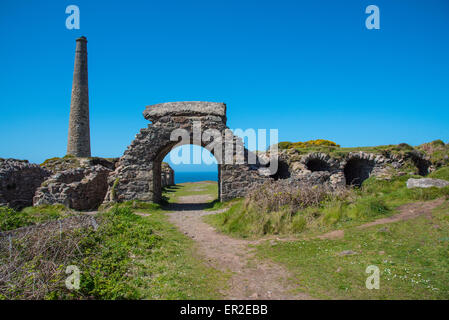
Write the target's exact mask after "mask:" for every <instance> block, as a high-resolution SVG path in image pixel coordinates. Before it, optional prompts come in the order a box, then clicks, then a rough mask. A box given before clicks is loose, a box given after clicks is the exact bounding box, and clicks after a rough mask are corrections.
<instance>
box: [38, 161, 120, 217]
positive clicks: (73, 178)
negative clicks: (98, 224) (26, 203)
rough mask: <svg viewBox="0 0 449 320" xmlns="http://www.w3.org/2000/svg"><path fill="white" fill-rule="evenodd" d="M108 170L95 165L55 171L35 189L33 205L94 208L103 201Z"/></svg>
mask: <svg viewBox="0 0 449 320" xmlns="http://www.w3.org/2000/svg"><path fill="white" fill-rule="evenodd" d="M110 172H111V170H110V169H108V168H106V167H104V166H101V165H95V166H92V167H88V168H75V169H69V170H65V171H62V172H59V173H56V174H54V175H52V176H51V177H50V178H49V179H47V180H46V181H45V182H44V183H43V184H42V185H41V186H40V187H39V188H38V189H37V191H36V195H35V196H34V198H33V205H40V204H55V203H60V204H63V205H65V206H66V207H68V208H71V209H75V210H94V209H96V208H98V207H99V206H100V204H101V203H102V202H103V199H104V196H105V194H106V191H107V189H108V184H107V178H108V175H109V173H110Z"/></svg>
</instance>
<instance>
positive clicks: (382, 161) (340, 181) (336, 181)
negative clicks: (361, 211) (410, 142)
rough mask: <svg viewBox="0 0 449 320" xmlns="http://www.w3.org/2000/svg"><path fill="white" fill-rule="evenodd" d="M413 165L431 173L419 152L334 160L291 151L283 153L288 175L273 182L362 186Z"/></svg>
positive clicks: (358, 155) (281, 160)
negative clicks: (288, 180)
mask: <svg viewBox="0 0 449 320" xmlns="http://www.w3.org/2000/svg"><path fill="white" fill-rule="evenodd" d="M413 164H414V165H415V166H416V173H419V172H421V173H424V172H428V170H430V162H429V161H428V159H427V158H426V156H425V155H424V154H421V153H416V152H415V153H413V154H405V155H398V154H391V155H381V154H374V153H367V152H363V151H359V152H350V153H348V154H346V155H343V156H341V157H339V158H334V157H332V156H331V155H329V154H326V153H322V152H321V153H320V152H311V153H308V154H301V153H299V152H298V150H295V149H288V150H281V151H280V152H279V167H280V168H283V170H284V172H282V170H281V171H280V172H278V173H277V174H276V175H274V176H273V178H275V179H290V180H292V181H293V183H294V182H295V181H296V183H305V184H308V185H317V184H326V185H329V186H330V187H332V188H337V187H344V186H346V185H350V186H360V185H361V184H362V183H363V181H364V180H366V179H368V178H369V177H371V176H375V177H378V178H385V179H388V178H390V177H391V176H392V175H401V174H405V173H404V172H402V171H401V170H403V169H405V168H406V167H407V166H410V165H413ZM423 175H425V174H423Z"/></svg>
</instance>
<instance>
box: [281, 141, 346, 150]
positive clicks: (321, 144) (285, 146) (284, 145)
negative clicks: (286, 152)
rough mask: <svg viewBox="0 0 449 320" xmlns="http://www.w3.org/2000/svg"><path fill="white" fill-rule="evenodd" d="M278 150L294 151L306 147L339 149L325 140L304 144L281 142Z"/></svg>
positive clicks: (336, 145) (337, 145)
mask: <svg viewBox="0 0 449 320" xmlns="http://www.w3.org/2000/svg"><path fill="white" fill-rule="evenodd" d="M278 147H279V149H281V150H282V149H295V148H308V147H337V148H338V147H340V145H339V144H336V143H335V142H333V141H330V140H325V139H316V140H309V141H305V142H301V141H298V142H289V141H283V142H279V144H278Z"/></svg>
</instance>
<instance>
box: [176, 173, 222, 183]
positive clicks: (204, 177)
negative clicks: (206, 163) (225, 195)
mask: <svg viewBox="0 0 449 320" xmlns="http://www.w3.org/2000/svg"><path fill="white" fill-rule="evenodd" d="M198 181H218V172H217V171H193V172H188V171H181V172H176V171H175V184H178V183H184V182H198Z"/></svg>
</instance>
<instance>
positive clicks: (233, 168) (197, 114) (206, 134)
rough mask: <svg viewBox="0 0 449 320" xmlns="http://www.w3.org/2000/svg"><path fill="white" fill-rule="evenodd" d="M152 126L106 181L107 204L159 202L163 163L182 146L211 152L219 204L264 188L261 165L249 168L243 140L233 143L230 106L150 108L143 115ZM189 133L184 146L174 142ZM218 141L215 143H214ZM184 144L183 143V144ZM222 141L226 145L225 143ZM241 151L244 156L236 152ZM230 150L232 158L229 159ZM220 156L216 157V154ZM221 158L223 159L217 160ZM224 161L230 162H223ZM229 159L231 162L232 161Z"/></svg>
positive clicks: (198, 104)
mask: <svg viewBox="0 0 449 320" xmlns="http://www.w3.org/2000/svg"><path fill="white" fill-rule="evenodd" d="M143 115H144V117H145V119H147V120H149V121H151V123H150V124H149V125H148V127H147V128H143V129H141V130H140V133H138V134H137V135H136V137H135V139H134V141H133V142H132V143H131V145H130V146H128V149H127V150H126V151H125V153H124V155H123V156H122V157H121V158H120V160H119V163H118V166H117V168H116V169H115V171H114V172H113V173H112V174H111V175H110V177H109V179H108V184H109V188H108V192H107V194H106V197H105V202H110V201H112V202H122V201H127V200H141V201H153V202H160V201H161V194H162V190H161V189H162V188H161V162H162V160H163V159H164V157H165V156H166V155H167V154H168V153H169V152H170V151H171V150H172V148H174V147H177V146H179V145H182V144H195V145H199V146H202V147H204V148H206V149H207V150H209V151H210V152H211V153H212V154H213V155H214V156H215V158H216V159H217V163H218V197H219V200H220V201H225V200H229V199H232V198H235V197H241V196H244V195H245V194H246V192H247V190H248V189H249V188H250V187H252V186H253V185H254V184H256V183H259V182H263V181H264V180H265V179H267V177H268V176H267V175H264V174H260V173H261V172H263V170H262V171H261V170H259V169H263V168H262V167H261V166H260V165H258V164H257V163H256V164H248V155H249V153H248V151H247V150H246V149H244V148H243V142H242V140H241V139H240V138H238V137H236V136H233V135H232V133H231V136H230V137H229V132H230V130H227V129H228V127H227V126H226V105H225V104H224V103H215V102H200V101H191V102H169V103H161V104H157V105H153V106H148V107H147V108H146V109H145V111H144V112H143ZM177 129H184V130H182V131H183V132H186V133H187V136H188V137H187V138H188V139H186V140H184V139H181V137H180V136H178V134H175V136H176V137H177V138H178V139H175V141H173V140H174V139H173V133H176V132H181V131H180V130H177ZM213 132H215V133H217V132H218V133H219V136H220V137H218V138H219V139H221V140H220V143H219V147H218V149H217V148H213V149H211V142H212V141H214V137H212V136H211V133H213ZM215 138H217V137H215ZM183 141H184V142H183ZM221 141H223V143H221ZM238 147H240V148H243V156H241V154H239V153H238V152H236V150H237V148H238ZM225 149H228V150H229V149H230V150H231V151H232V152H231V153H229V152H228V153H226V155H225ZM217 150H218V152H216V151H217ZM216 153H220V154H216ZM225 157H226V158H225ZM229 157H230V158H231V161H229V159H228V158H229Z"/></svg>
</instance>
